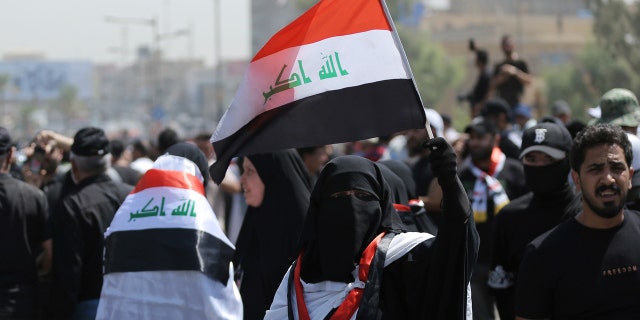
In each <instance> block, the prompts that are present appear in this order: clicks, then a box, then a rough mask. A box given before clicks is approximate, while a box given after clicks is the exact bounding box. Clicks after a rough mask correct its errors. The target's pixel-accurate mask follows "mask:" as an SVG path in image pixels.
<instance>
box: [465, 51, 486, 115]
mask: <svg viewBox="0 0 640 320" xmlns="http://www.w3.org/2000/svg"><path fill="white" fill-rule="evenodd" d="M475 53H476V61H475V66H476V69H478V78H476V83H475V84H474V85H473V89H472V90H471V92H469V93H467V94H463V95H462V96H459V97H458V99H459V100H467V101H469V106H470V107H471V113H470V114H471V118H475V117H477V116H479V115H480V110H481V109H482V105H483V103H484V101H485V99H486V98H487V93H489V87H490V84H491V72H490V71H489V69H488V68H487V64H488V63H489V54H488V53H487V51H486V50H475Z"/></svg>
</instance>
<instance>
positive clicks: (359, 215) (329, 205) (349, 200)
mask: <svg viewBox="0 0 640 320" xmlns="http://www.w3.org/2000/svg"><path fill="white" fill-rule="evenodd" d="M347 190H362V191H366V192H368V193H370V194H371V195H372V197H371V198H370V199H361V198H359V197H357V196H355V195H350V196H346V197H337V198H334V197H331V195H332V194H335V193H336V192H341V191H347ZM383 231H387V232H393V233H400V232H402V231H403V227H402V222H401V220H400V217H399V216H398V213H397V212H396V210H395V209H394V208H393V203H392V200H391V194H390V191H389V186H388V185H387V183H386V182H385V180H384V178H383V176H382V172H381V171H380V168H379V166H378V165H377V164H375V163H374V162H372V161H370V160H367V159H365V158H362V157H358V156H341V157H337V158H335V159H333V160H331V161H330V162H329V163H327V164H326V165H325V167H324V168H323V170H322V172H321V173H320V176H319V177H318V181H317V182H316V185H315V187H314V189H313V191H312V192H311V203H310V204H309V211H308V213H307V220H306V222H305V226H304V231H303V234H302V242H301V245H302V248H303V250H304V255H303V258H302V266H301V278H302V279H303V280H304V281H306V282H311V283H316V282H320V281H325V280H331V281H340V282H351V281H353V276H352V275H351V272H352V271H353V269H354V266H355V263H357V261H359V259H360V255H361V254H362V252H363V251H364V249H365V248H366V246H367V245H368V244H369V243H370V242H371V241H372V240H373V239H374V238H375V237H376V236H377V235H378V234H379V233H381V232H383Z"/></svg>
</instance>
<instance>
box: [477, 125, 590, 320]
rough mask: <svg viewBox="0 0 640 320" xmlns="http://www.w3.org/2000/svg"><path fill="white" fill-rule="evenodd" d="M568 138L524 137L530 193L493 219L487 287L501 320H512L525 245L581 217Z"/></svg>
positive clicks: (528, 133) (563, 134) (557, 131)
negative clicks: (569, 218)
mask: <svg viewBox="0 0 640 320" xmlns="http://www.w3.org/2000/svg"><path fill="white" fill-rule="evenodd" d="M571 144H572V141H571V134H569V131H567V129H565V128H564V127H561V126H559V125H557V124H555V123H548V122H545V123H539V124H537V125H536V126H533V127H531V128H529V129H527V130H525V131H524V133H523V135H522V151H521V152H520V159H521V160H522V165H523V168H524V175H525V180H526V184H527V186H528V187H529V188H530V189H531V190H532V192H529V193H527V194H525V195H523V196H521V197H519V198H517V199H515V200H513V201H511V202H510V203H509V204H508V205H507V206H505V207H504V208H503V209H502V211H500V214H499V215H498V216H496V220H495V223H496V225H495V226H496V229H495V238H494V241H493V245H494V249H493V257H492V262H491V273H490V276H489V281H488V284H489V286H490V287H491V288H493V289H494V293H495V297H496V306H497V308H498V312H499V313H500V319H503V320H506V319H515V301H514V299H515V285H514V284H515V278H516V275H517V271H518V267H519V266H520V262H521V261H522V255H523V254H524V250H525V247H526V246H527V244H528V243H529V242H531V241H532V240H533V239H535V238H536V237H538V236H539V235H541V234H543V233H544V232H546V231H548V230H549V229H551V228H553V227H555V226H556V225H558V223H560V222H561V221H563V220H565V219H566V218H568V217H573V216H575V215H576V214H577V213H578V212H579V211H580V208H581V207H580V197H579V195H578V194H577V193H576V192H575V191H574V190H573V187H572V186H570V185H569V181H568V177H569V169H570V165H569V151H570V150H571Z"/></svg>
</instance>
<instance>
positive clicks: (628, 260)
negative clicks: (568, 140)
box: [516, 124, 640, 319]
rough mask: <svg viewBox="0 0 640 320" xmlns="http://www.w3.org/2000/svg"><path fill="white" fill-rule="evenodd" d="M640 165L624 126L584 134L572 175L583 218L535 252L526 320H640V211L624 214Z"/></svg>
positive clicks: (524, 269) (524, 274)
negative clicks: (636, 164) (635, 169)
mask: <svg viewBox="0 0 640 320" xmlns="http://www.w3.org/2000/svg"><path fill="white" fill-rule="evenodd" d="M632 159H633V154H632V149H631V144H630V143H629V139H628V138H627V135H626V134H625V133H624V131H622V129H621V128H620V127H619V126H616V125H611V124H600V125H595V126H590V127H587V128H586V129H585V130H584V131H582V132H581V133H579V134H578V136H577V137H576V139H575V140H574V145H573V147H572V149H571V168H572V171H571V176H572V178H573V180H574V182H575V185H576V188H577V190H578V191H580V192H582V211H581V212H580V213H579V214H578V215H577V216H576V217H575V218H573V219H568V220H567V221H565V222H563V223H561V224H560V225H559V226H557V227H556V228H554V229H553V230H551V231H549V232H547V233H545V234H544V235H542V236H540V237H539V238H537V239H536V240H534V241H533V242H532V243H531V245H530V246H529V247H528V248H527V250H528V251H527V253H525V256H524V258H523V261H522V264H521V266H520V270H519V273H518V281H517V286H516V314H517V315H518V316H519V317H520V318H521V319H546V318H554V319H578V318H580V319H640V271H639V270H638V266H640V212H637V211H632V210H627V209H625V208H624V205H625V199H626V196H627V192H628V190H629V189H630V188H631V176H632V175H633V169H632V168H630V167H629V164H630V163H631V161H632Z"/></svg>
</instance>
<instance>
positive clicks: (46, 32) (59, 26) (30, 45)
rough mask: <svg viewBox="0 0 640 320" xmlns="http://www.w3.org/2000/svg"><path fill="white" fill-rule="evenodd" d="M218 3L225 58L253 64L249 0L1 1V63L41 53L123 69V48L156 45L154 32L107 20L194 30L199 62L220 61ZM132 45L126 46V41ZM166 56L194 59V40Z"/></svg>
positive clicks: (170, 42) (173, 43)
mask: <svg viewBox="0 0 640 320" xmlns="http://www.w3.org/2000/svg"><path fill="white" fill-rule="evenodd" d="M214 1H219V2H220V8H221V10H220V11H221V15H220V16H221V24H222V26H221V30H222V38H221V43H222V57H223V58H224V59H248V58H249V55H250V48H249V46H250V31H249V28H250V27H249V25H250V21H249V20H250V19H249V15H250V8H249V0H53V1H46V0H40V1H36V0H0V5H1V6H2V10H0V21H1V23H0V26H1V27H0V39H1V40H0V57H1V56H2V55H4V54H7V53H10V52H15V51H17V50H18V51H25V50H26V51H36V52H41V53H44V54H45V56H46V57H47V58H48V59H83V60H92V61H97V62H113V63H119V62H121V61H122V59H123V56H122V53H121V51H119V50H120V49H121V48H122V47H123V44H126V47H128V48H129V50H127V52H128V60H129V61H131V60H132V59H133V57H134V55H135V49H136V48H137V47H138V46H140V45H142V44H150V43H151V42H152V38H153V37H152V28H151V27H149V26H144V25H128V26H127V27H126V37H123V28H124V27H123V24H114V23H107V22H105V17H107V16H112V17H118V18H125V19H129V18H134V19H147V20H150V19H152V18H155V19H156V20H157V21H158V32H159V33H160V34H167V33H171V32H176V31H178V30H185V29H188V28H189V26H191V30H192V32H191V34H192V37H191V38H192V41H191V48H193V50H192V51H193V56H194V57H204V58H206V61H207V63H209V64H211V63H212V61H213V60H214V47H215V45H214V24H213V19H214ZM123 39H126V41H123ZM161 46H162V48H163V49H164V50H165V51H164V52H165V55H167V56H168V57H170V58H185V57H187V56H188V55H189V52H190V50H189V48H190V41H189V37H188V36H180V37H173V38H171V39H167V40H164V41H162V42H161Z"/></svg>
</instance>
